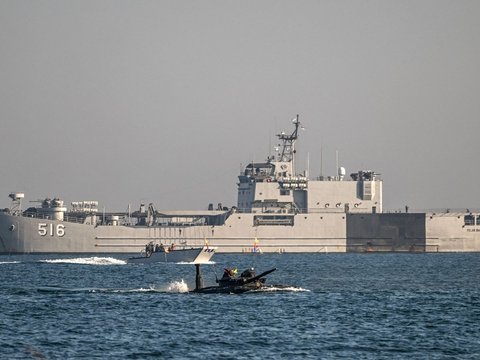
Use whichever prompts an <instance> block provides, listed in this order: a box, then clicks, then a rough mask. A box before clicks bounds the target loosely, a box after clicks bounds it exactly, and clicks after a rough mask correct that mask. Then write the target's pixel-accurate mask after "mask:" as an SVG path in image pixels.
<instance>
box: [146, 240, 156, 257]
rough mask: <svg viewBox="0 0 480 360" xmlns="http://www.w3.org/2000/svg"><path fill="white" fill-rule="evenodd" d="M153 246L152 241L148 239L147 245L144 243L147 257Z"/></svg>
mask: <svg viewBox="0 0 480 360" xmlns="http://www.w3.org/2000/svg"><path fill="white" fill-rule="evenodd" d="M154 250H155V248H154V246H153V242H152V241H150V242H149V243H148V244H147V245H145V254H146V255H147V257H150V256H151V255H152V253H153V252H154Z"/></svg>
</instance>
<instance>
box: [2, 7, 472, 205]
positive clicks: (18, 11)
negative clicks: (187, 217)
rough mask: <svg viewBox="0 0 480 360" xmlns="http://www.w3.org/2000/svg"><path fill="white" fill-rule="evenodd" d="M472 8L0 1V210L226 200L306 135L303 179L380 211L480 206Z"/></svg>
mask: <svg viewBox="0 0 480 360" xmlns="http://www.w3.org/2000/svg"><path fill="white" fill-rule="evenodd" d="M479 19H480V1H439V0H435V1H418V0H415V1H385V0H381V1H337V0H333V1H278V0H275V1H224V0H221V1H176V0H175V1H118V0H116V1H96V0H95V1H63V0H62V1H18V0H12V1H6V0H0V52H1V53H0V54H1V56H0V169H1V170H0V206H1V207H6V206H8V204H9V199H8V198H7V196H8V193H9V192H11V191H24V192H25V193H26V196H27V198H28V200H35V199H40V198H44V197H46V196H50V197H54V196H59V197H61V198H63V199H64V200H66V201H68V202H71V201H80V200H98V201H100V202H101V204H102V206H103V205H105V206H106V207H107V210H123V209H126V207H127V204H128V203H131V204H132V206H135V207H136V206H137V205H138V204H139V202H140V201H145V202H147V203H148V202H153V203H154V204H155V205H156V207H157V208H159V209H203V208H206V206H207V205H208V203H210V202H212V203H215V204H216V203H218V202H222V203H223V204H224V205H226V206H231V205H235V202H236V181H237V178H236V177H237V175H238V173H239V170H240V164H246V163H247V162H249V161H251V160H255V161H260V160H263V159H264V158H265V157H266V155H268V154H269V153H270V148H273V146H274V145H275V144H276V140H275V138H274V137H273V136H272V135H271V134H275V133H278V132H280V131H282V130H285V131H291V122H290V121H291V119H292V118H293V117H294V116H295V115H296V114H297V113H298V114H300V120H301V122H302V123H303V125H304V126H305V128H306V131H304V132H301V134H300V136H301V137H300V139H299V143H298V150H299V151H298V155H299V157H298V164H299V167H301V168H304V167H305V163H306V158H307V152H309V154H310V155H309V156H310V174H311V175H312V176H313V175H315V176H316V175H319V173H320V150H321V148H323V173H324V175H328V174H331V175H333V174H334V173H335V150H338V151H339V157H340V164H341V165H343V166H344V167H346V169H347V174H350V173H351V172H354V171H357V170H359V169H372V170H375V171H377V172H380V173H381V174H382V177H383V179H384V192H383V195H384V206H385V208H387V209H396V208H403V206H404V205H406V204H408V205H409V206H410V208H412V209H413V208H417V209H423V208H442V207H450V208H456V207H457V208H461V207H472V208H473V207H480V186H479V179H480V166H479V165H478V158H479V156H480V121H479V114H480V21H479Z"/></svg>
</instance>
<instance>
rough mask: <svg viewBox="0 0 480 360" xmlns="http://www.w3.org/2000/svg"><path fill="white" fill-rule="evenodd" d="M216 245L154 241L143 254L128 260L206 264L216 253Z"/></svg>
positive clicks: (137, 262) (135, 261)
mask: <svg viewBox="0 0 480 360" xmlns="http://www.w3.org/2000/svg"><path fill="white" fill-rule="evenodd" d="M216 249H217V248H216V247H211V246H203V247H176V246H169V247H166V246H163V245H159V244H157V245H153V243H152V242H150V243H149V244H147V245H146V246H145V251H142V256H138V257H132V258H129V259H128V260H127V262H128V263H132V264H147V263H161V262H169V263H180V262H184V263H193V264H205V263H208V261H210V259H211V258H212V256H213V255H214V254H215V250H216Z"/></svg>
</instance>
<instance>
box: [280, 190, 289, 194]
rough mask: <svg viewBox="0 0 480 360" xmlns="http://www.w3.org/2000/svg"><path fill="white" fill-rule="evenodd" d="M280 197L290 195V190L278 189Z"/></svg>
mask: <svg viewBox="0 0 480 360" xmlns="http://www.w3.org/2000/svg"><path fill="white" fill-rule="evenodd" d="M280 195H290V190H285V189H280Z"/></svg>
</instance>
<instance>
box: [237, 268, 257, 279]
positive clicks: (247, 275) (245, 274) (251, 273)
mask: <svg viewBox="0 0 480 360" xmlns="http://www.w3.org/2000/svg"><path fill="white" fill-rule="evenodd" d="M255 275H256V274H255V269H254V268H253V267H252V268H250V269H247V270H245V271H244V272H242V273H241V274H240V277H241V278H243V279H251V278H253V277H255Z"/></svg>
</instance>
